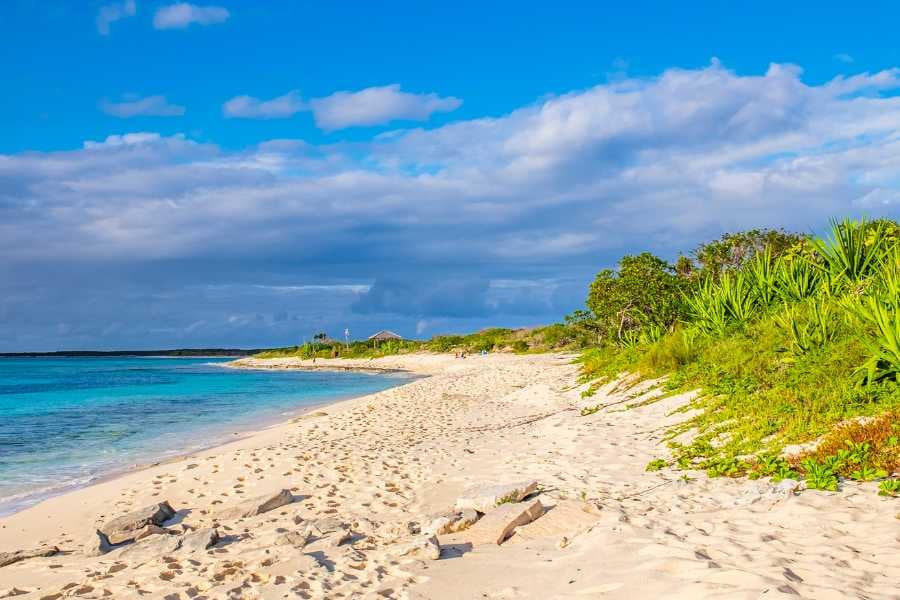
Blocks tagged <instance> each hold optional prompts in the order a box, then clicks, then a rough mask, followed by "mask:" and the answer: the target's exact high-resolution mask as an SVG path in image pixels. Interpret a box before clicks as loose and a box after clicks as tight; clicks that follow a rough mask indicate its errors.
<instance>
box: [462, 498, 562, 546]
mask: <svg viewBox="0 0 900 600" xmlns="http://www.w3.org/2000/svg"><path fill="white" fill-rule="evenodd" d="M543 514H544V506H543V505H542V504H541V501H540V500H538V499H537V498H535V499H534V500H530V501H527V502H516V503H513V504H503V505H502V506H499V507H498V508H496V509H494V510H492V511H491V512H489V513H487V514H486V515H485V516H483V517H482V518H481V520H480V521H478V522H477V523H476V524H475V525H473V526H472V527H471V528H469V530H468V532H467V535H466V538H467V540H468V541H471V542H472V543H473V544H502V543H503V541H504V540H506V538H508V537H509V536H511V535H512V534H513V532H514V531H515V529H516V527H519V526H520V525H525V524H527V523H531V522H532V521H534V520H535V519H537V518H539V517H540V516H541V515H543Z"/></svg>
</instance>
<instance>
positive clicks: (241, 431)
mask: <svg viewBox="0 0 900 600" xmlns="http://www.w3.org/2000/svg"><path fill="white" fill-rule="evenodd" d="M88 358H98V359H105V358H107V357H88ZM136 358H190V359H203V358H232V359H233V360H231V361H228V362H222V363H215V366H217V367H220V368H230V369H237V370H277V369H276V368H266V367H255V366H253V367H251V366H243V365H232V363H234V362H237V361H240V360H243V359H246V358H249V357H218V356H209V357H199V356H196V357H195V356H190V357H168V356H152V357H151V356H146V357H144V356H141V357H136ZM284 370H304V371H313V370H317V369H308V368H300V367H298V368H284ZM322 370H329V371H333V372H347V371H356V372H366V373H371V374H385V375H389V374H392V373H394V374H407V375H409V376H410V380H411V381H414V380H415V379H416V378H418V377H423V376H425V375H418V376H417V375H416V374H415V373H413V372H412V371H407V370H402V369H363V368H344V369H338V368H330V369H322ZM399 385H400V386H402V385H406V382H404V383H401V384H399ZM393 387H399V386H393ZM388 389H390V388H388ZM367 395H370V394H363V395H362V396H355V395H349V396H346V395H339V396H336V397H335V398H334V399H332V400H329V401H326V402H316V403H314V404H305V405H303V406H300V407H297V408H295V409H292V410H289V411H280V412H279V413H278V414H277V415H276V414H269V415H267V416H262V415H261V416H259V417H256V418H253V419H251V420H249V421H248V422H247V423H245V424H243V425H237V426H235V427H219V428H211V429H210V430H209V431H197V432H196V433H198V434H202V435H212V436H213V437H215V438H216V441H212V442H210V443H208V444H202V445H200V446H197V447H191V448H184V449H181V450H177V451H175V452H174V453H172V454H169V455H165V454H164V455H158V456H156V457H154V458H151V459H148V460H146V461H142V462H136V463H131V464H127V465H120V466H118V467H115V468H113V469H111V470H109V471H106V472H103V473H98V474H95V475H86V476H84V477H83V478H81V480H79V478H74V479H72V480H71V481H68V482H63V483H62V484H61V486H60V487H59V488H57V489H55V490H39V491H35V492H26V493H24V494H18V495H13V496H10V497H8V498H2V499H0V519H2V518H5V517H10V516H13V515H16V514H18V513H21V512H23V511H26V510H29V509H31V508H34V507H36V506H39V505H40V504H42V503H43V502H45V501H47V500H50V499H52V498H61V497H65V496H67V495H68V494H72V493H74V492H78V491H80V490H85V489H89V488H91V487H92V486H94V485H100V484H103V483H107V482H111V481H115V480H116V479H119V478H122V477H125V476H128V475H130V474H133V473H139V472H141V471H146V470H147V469H151V468H154V467H159V466H163V465H166V464H171V463H176V462H179V461H182V460H187V459H189V458H191V457H193V456H196V455H199V454H201V453H205V452H209V451H211V450H215V449H216V448H219V447H222V446H225V445H227V444H230V443H232V442H237V441H241V440H245V439H248V438H252V437H253V436H255V435H258V434H261V433H263V432H265V431H266V430H268V429H272V428H273V427H278V426H282V425H285V424H288V423H289V422H290V421H292V420H294V419H298V418H302V417H303V416H304V415H306V414H309V413H311V412H313V411H315V410H320V409H322V408H323V407H326V406H333V405H335V404H338V403H340V402H345V401H348V400H354V399H356V398H361V397H364V396H367ZM229 432H230V433H229Z"/></svg>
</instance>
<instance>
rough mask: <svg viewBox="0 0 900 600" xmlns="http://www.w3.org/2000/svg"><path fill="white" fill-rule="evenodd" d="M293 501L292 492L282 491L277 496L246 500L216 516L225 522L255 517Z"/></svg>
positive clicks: (270, 495)
mask: <svg viewBox="0 0 900 600" xmlns="http://www.w3.org/2000/svg"><path fill="white" fill-rule="evenodd" d="M293 501H294V496H293V494H291V491H290V490H281V491H280V492H277V493H275V494H269V495H266V496H258V497H256V498H250V499H249V500H244V501H243V502H241V503H240V504H237V505H235V506H230V507H228V508H225V509H223V510H222V511H221V512H219V513H218V514H217V515H216V516H217V518H219V519H223V520H228V519H242V518H246V517H255V516H256V515H261V514H263V513H266V512H269V511H270V510H275V509H276V508H280V507H282V506H285V505H287V504H290V503H291V502H293Z"/></svg>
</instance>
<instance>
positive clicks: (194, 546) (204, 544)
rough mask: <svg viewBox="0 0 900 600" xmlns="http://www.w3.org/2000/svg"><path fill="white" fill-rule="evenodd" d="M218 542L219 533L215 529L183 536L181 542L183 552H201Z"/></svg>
mask: <svg viewBox="0 0 900 600" xmlns="http://www.w3.org/2000/svg"><path fill="white" fill-rule="evenodd" d="M218 542H219V531H218V530H217V529H216V528H215V527H206V528H204V529H198V530H197V531H194V532H192V533H189V534H187V535H185V536H184V537H183V538H182V540H181V550H182V551H183V552H202V551H204V550H208V549H210V548H212V547H213V546H215V545H216V544H217V543H218Z"/></svg>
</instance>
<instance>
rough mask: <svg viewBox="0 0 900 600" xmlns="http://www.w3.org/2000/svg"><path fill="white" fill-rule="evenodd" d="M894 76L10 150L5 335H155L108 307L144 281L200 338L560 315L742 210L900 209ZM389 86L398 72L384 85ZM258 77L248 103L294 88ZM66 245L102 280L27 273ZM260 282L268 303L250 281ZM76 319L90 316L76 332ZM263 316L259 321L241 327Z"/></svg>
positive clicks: (1, 225) (688, 87)
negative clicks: (221, 295) (319, 131)
mask: <svg viewBox="0 0 900 600" xmlns="http://www.w3.org/2000/svg"><path fill="white" fill-rule="evenodd" d="M388 87H391V86H388ZM372 89H382V90H383V89H384V88H372ZM898 89H900V69H891V70H887V71H882V72H878V73H862V74H858V75H853V76H847V77H838V78H836V79H834V80H832V81H830V82H828V83H825V84H822V85H808V84H806V83H804V82H803V81H802V79H801V71H800V69H799V68H798V67H796V66H793V65H778V64H773V65H772V66H771V67H770V68H769V69H768V71H767V72H766V73H765V74H763V75H758V76H746V75H738V74H736V73H734V72H732V71H730V70H728V69H726V68H725V67H723V66H722V65H720V64H718V63H717V62H715V61H714V62H713V63H712V64H711V65H709V66H708V67H707V68H703V69H696V70H683V69H670V70H667V71H665V72H663V73H662V74H660V75H659V76H658V77H654V78H649V79H628V78H626V79H621V80H617V81H614V82H610V83H604V84H601V85H597V86H595V87H592V88H589V89H585V90H579V91H574V92H571V93H569V94H564V95H560V96H554V97H549V98H545V99H542V100H541V101H539V102H537V103H534V104H532V105H528V106H523V107H521V108H519V109H517V110H514V111H512V112H510V113H508V114H506V115H503V116H500V117H485V118H477V119H470V120H458V121H455V122H451V123H449V124H447V125H443V126H441V127H436V128H432V129H424V128H411V129H400V130H393V131H389V132H386V133H382V134H380V135H377V136H376V137H374V138H372V139H370V140H368V141H362V142H342V143H334V144H327V145H313V144H309V143H307V142H305V141H303V140H270V141H268V142H265V143H261V144H258V145H255V146H253V147H249V148H245V149H242V150H238V151H226V150H223V149H221V148H219V147H217V146H216V145H215V144H211V143H206V142H200V141H196V140H194V139H191V137H189V136H187V135H175V136H168V137H167V136H162V135H159V134H157V133H155V132H130V133H124V134H117V135H111V136H109V137H107V138H106V139H104V140H92V141H86V142H85V144H84V146H83V147H82V148H78V149H72V150H66V151H58V152H27V153H21V154H15V155H0V214H2V215H3V218H2V219H0V253H3V255H4V256H5V257H6V261H5V264H4V266H2V267H0V270H5V271H6V272H5V273H4V277H3V278H2V281H3V283H2V284H0V292H2V296H3V298H2V299H0V323H4V324H5V325H7V324H8V326H7V327H4V329H5V330H7V331H8V333H5V334H4V335H5V336H6V338H5V339H0V349H2V348H6V349H10V348H13V347H17V348H18V347H22V346H23V344H25V345H27V343H28V340H27V339H24V338H23V337H22V336H24V335H26V334H25V331H26V327H25V326H19V325H17V323H19V322H22V321H21V319H23V318H24V322H26V323H27V322H31V323H32V325H33V327H32V329H30V330H29V331H34V330H35V328H37V329H39V330H40V331H41V335H44V336H45V339H52V340H58V341H59V342H58V343H59V344H64V343H71V340H73V339H83V340H85V341H87V340H90V339H94V340H103V339H109V340H110V344H112V345H116V343H118V342H117V341H118V340H125V339H148V338H147V336H150V334H148V333H147V332H146V331H145V332H144V334H138V333H137V332H136V331H135V330H134V329H133V328H140V327H143V326H144V325H140V324H137V323H139V322H140V320H139V319H137V323H132V324H131V325H129V327H131V329H129V328H126V327H124V326H122V327H120V328H118V329H117V328H115V327H113V328H112V330H110V329H109V328H110V327H112V325H111V319H110V318H109V317H108V316H107V315H108V314H109V307H111V306H120V305H121V304H122V303H123V302H127V301H128V298H130V296H129V294H130V293H134V294H135V298H139V300H137V301H136V304H134V306H135V311H137V308H138V307H143V309H144V310H145V311H146V309H147V307H148V306H150V307H156V308H158V310H159V315H160V318H161V319H163V320H165V321H166V322H167V325H166V326H165V327H164V328H163V329H166V330H167V331H169V333H168V334H167V335H169V337H170V338H172V339H182V340H185V341H187V340H191V339H196V340H198V341H199V340H211V341H214V340H219V339H221V340H226V339H230V340H233V341H241V340H242V339H247V342H248V343H249V342H250V337H252V338H253V339H259V338H258V335H262V333H259V332H266V331H268V333H269V334H271V335H275V333H276V332H278V331H286V330H285V329H282V327H284V324H285V323H286V322H291V323H293V322H292V321H290V320H289V319H282V320H276V319H275V315H276V313H277V314H281V313H285V312H286V313H287V314H293V315H302V318H300V319H299V320H298V321H297V322H296V324H295V325H294V327H295V328H296V329H295V330H289V331H290V335H292V336H293V335H299V334H300V332H301V331H302V330H305V329H304V328H309V327H312V325H313V324H314V323H315V324H316V325H317V326H320V327H326V326H328V327H333V326H338V324H339V323H341V322H351V323H350V325H351V329H353V328H354V327H355V325H354V323H359V324H360V325H361V326H362V324H364V323H368V324H371V325H373V326H375V324H387V325H390V326H391V327H396V328H398V329H401V330H402V331H403V332H404V333H406V334H408V335H412V334H414V333H415V332H418V333H419V334H426V335H427V334H429V333H431V332H434V331H435V330H437V329H438V328H450V329H462V328H464V327H471V326H472V325H476V326H477V325H479V324H483V323H484V319H490V320H491V321H492V322H497V323H500V324H516V323H518V324H525V323H530V324H533V323H537V322H540V321H542V320H547V319H553V318H559V317H560V316H561V315H562V314H563V313H564V312H565V311H567V310H571V309H572V308H575V307H577V305H578V303H579V302H580V299H581V297H582V296H583V293H584V286H585V285H586V284H587V281H588V279H589V277H590V276H591V274H593V273H594V272H596V271H597V270H598V269H600V268H602V267H604V266H609V265H610V264H611V263H612V262H614V260H615V258H616V257H617V256H619V255H620V254H622V253H624V252H628V251H637V250H643V249H651V250H654V251H656V252H659V253H661V254H663V255H666V256H673V255H674V253H676V252H678V251H689V250H690V249H692V248H693V247H694V245H695V244H696V243H697V242H698V241H700V240H703V239H706V238H709V237H711V236H716V235H719V234H721V233H722V232H724V231H727V230H737V229H746V228H750V227H765V226H782V227H786V228H790V229H799V230H809V228H810V227H819V226H821V225H823V224H824V222H825V221H826V220H827V219H828V218H829V217H831V216H837V215H859V214H869V215H872V216H879V215H887V216H896V215H898V214H900V178H898V173H900V97H898V96H897V95H896V92H897V90H898ZM396 93H402V92H400V91H399V87H397V88H396V89H394V90H387V97H388V100H391V98H390V96H391V95H392V94H393V95H396ZM335 96H338V95H337V94H336V95H335ZM352 96H353V94H349V96H346V97H338V98H337V100H336V101H335V103H334V104H333V105H332V106H322V105H320V106H319V109H318V110H319V111H320V112H319V113H317V114H316V118H317V120H319V117H320V115H323V116H322V120H323V121H322V125H323V126H325V127H333V128H335V129H337V128H341V127H344V126H351V125H362V124H367V123H374V122H380V120H381V119H383V118H384V115H385V114H397V113H398V112H401V113H403V114H405V115H406V116H405V117H403V118H406V119H416V118H419V117H421V118H427V116H428V115H430V114H431V113H432V112H435V111H440V110H453V108H455V106H453V101H456V102H458V101H457V100H456V99H454V98H440V97H438V96H436V95H431V97H429V98H428V99H427V101H428V102H430V104H427V105H426V106H425V107H424V108H422V107H419V106H418V105H406V104H403V102H400V103H399V104H397V103H395V102H394V103H393V104H392V102H393V100H391V101H389V102H386V103H385V104H384V105H380V104H378V102H375V101H374V100H373V99H372V98H368V99H366V100H367V101H366V102H363V103H361V104H359V103H358V104H354V101H355V100H358V98H353V97H352ZM247 98H249V100H248V101H247V103H245V104H244V105H243V106H242V107H238V109H239V110H238V112H240V110H243V111H245V112H246V113H252V112H253V111H257V112H258V113H259V112H260V111H262V112H265V111H267V110H269V109H270V108H271V110H276V109H277V110H276V112H277V111H278V110H281V108H278V107H275V108H272V107H271V106H270V107H268V108H266V106H265V105H266V103H267V102H274V100H272V101H262V100H258V99H255V98H250V97H247ZM331 98H334V96H332V97H331ZM379 98H380V99H381V100H384V98H381V97H380V96H378V95H377V94H376V96H375V97H374V99H375V100H378V99H379ZM275 100H279V99H275ZM394 100H396V98H394ZM401 100H402V98H401ZM250 101H254V102H255V104H254V102H250ZM298 101H299V97H298ZM348 102H349V104H347V103H348ZM348 106H349V108H348ZM360 106H361V107H363V108H362V109H359V110H357V108H358V107H360ZM383 106H387V107H388V108H386V109H385V108H383ZM456 106H458V104H457V105H456ZM288 108H293V107H288ZM285 110H287V109H285ZM314 110H315V106H314ZM417 110H419V111H420V112H416V111H417ZM329 111H331V112H329ZM367 111H368V112H367ZM404 111H405V112H404ZM429 111H430V112H429ZM288 112H289V111H288ZM426 113H427V114H426ZM60 264H64V265H67V266H68V267H67V269H66V271H67V272H68V273H73V274H75V273H82V274H83V276H84V278H85V279H84V281H85V282H86V283H87V284H88V285H87V286H86V290H87V289H89V288H90V287H91V285H90V284H96V286H97V287H98V288H100V287H102V288H103V289H104V293H103V295H102V298H100V299H98V298H94V296H91V298H93V300H91V302H87V303H86V304H85V305H82V306H78V307H71V306H68V305H67V304H66V303H64V302H62V301H61V300H60V301H59V302H56V303H54V302H53V298H54V297H55V296H54V294H57V293H59V292H58V290H56V286H57V284H55V283H48V281H50V280H49V279H48V278H47V277H39V276H37V275H34V274H46V273H49V272H51V271H53V269H55V268H58V266H59V265H60ZM161 265H168V269H169V270H168V271H166V270H165V269H163V270H161V269H162V267H161ZM110 270H111V271H110ZM142 270H145V271H146V272H148V273H152V275H147V278H146V281H144V280H140V281H137V280H136V281H133V282H132V283H131V284H129V285H126V284H125V283H123V284H122V285H121V286H115V285H112V284H111V283H110V282H111V281H117V280H116V279H115V278H114V277H113V278H110V276H108V275H107V276H106V278H105V279H100V278H99V276H94V275H91V273H102V272H106V273H110V272H115V273H120V274H121V273H123V272H124V271H128V272H129V273H140V272H144V271H142ZM167 272H168V273H169V274H170V275H169V276H168V279H167V276H166V275H165V273H167ZM173 272H176V273H178V277H177V278H173V277H171V273H173ZM25 273H30V274H31V275H28V276H27V277H26V275H24V274H25ZM32 277H35V278H36V279H31V278H32ZM122 277H124V276H122ZM126 279H127V280H128V281H131V280H130V279H128V278H126ZM138 279H140V278H138ZM25 280H28V281H33V283H35V284H36V285H37V287H36V288H32V287H29V286H27V285H24V283H23V281H25ZM175 280H181V281H182V283H181V284H179V283H177V282H176V281H175ZM150 281H152V282H156V283H157V284H160V282H166V286H163V287H166V289H169V288H168V287H167V286H174V287H172V288H171V297H168V296H166V297H159V298H156V297H154V294H155V292H154V291H153V290H154V289H156V288H154V287H153V286H152V285H150V283H148V282H150ZM38 282H42V283H39V284H38ZM220 285H236V286H263V287H256V288H252V287H251V288H247V289H253V290H256V291H254V292H253V294H250V296H247V297H246V298H245V296H243V295H241V294H238V295H237V296H235V297H234V298H235V299H234V300H233V303H232V304H231V305H229V306H227V307H226V306H225V304H227V303H225V302H224V301H222V300H221V299H220V300H219V301H220V302H222V311H221V313H215V311H213V310H209V311H206V312H207V313H209V314H206V313H204V310H203V309H202V307H204V306H206V307H209V306H210V305H211V304H210V303H212V305H213V306H215V305H216V304H215V301H213V300H210V297H211V296H210V294H212V292H210V291H209V290H210V289H212V288H208V287H204V286H220ZM308 285H315V286H322V287H320V288H316V289H318V290H319V291H317V292H316V295H315V297H314V298H311V297H310V296H309V295H306V296H303V297H302V298H292V299H291V300H290V302H285V304H284V307H283V308H282V309H277V306H278V300H279V298H280V299H281V300H282V301H284V296H279V295H278V293H280V292H275V291H272V290H274V289H278V288H279V287H284V286H288V287H291V286H308ZM335 285H340V286H357V287H354V288H353V289H354V290H355V291H347V288H334V289H341V290H344V291H341V292H336V291H334V290H332V289H331V288H330V287H329V286H335ZM110 286H111V287H110ZM129 286H130V287H129ZM179 286H180V287H179ZM83 287H84V286H83ZM186 287H190V289H191V290H193V292H191V294H188V293H187V292H185V291H184V290H185V289H186ZM270 288H271V289H270ZM242 289H243V288H242ZM267 289H268V290H269V291H267V292H261V291H259V290H267ZM129 290H130V291H129ZM136 290H137V291H136ZM179 290H180V291H179ZM198 290H200V291H198ZM323 290H324V291H323ZM329 290H330V291H329ZM72 293H73V294H74V296H75V297H76V298H77V297H78V296H79V295H83V296H84V295H90V292H89V291H85V290H74V291H73V292H72ZM38 294H45V295H46V296H45V297H44V300H43V301H44V302H45V304H44V306H48V307H57V308H58V312H56V313H54V315H53V317H52V318H50V317H45V318H43V320H41V319H40V318H39V317H38V316H35V315H31V317H29V316H28V315H29V314H30V312H29V311H30V310H34V309H30V308H29V306H38V305H39V304H35V296H36V295H38ZM179 294H184V297H185V298H188V300H185V299H184V298H182V299H181V300H180V301H178V302H180V303H179V304H177V306H186V307H187V306H188V305H190V306H189V307H188V308H186V309H185V310H184V311H182V313H177V311H175V310H174V307H175V306H176V304H175V302H176V300H174V299H173V298H174V297H176V296H179ZM261 294H262V295H263V296H265V298H266V300H265V301H263V300H261V299H260V295H261ZM63 296H64V294H61V295H60V296H59V298H62V297H63ZM164 296H165V295H164ZM212 296H215V294H212ZM70 297H71V296H70ZM242 298H244V300H242ZM249 298H252V302H253V306H266V307H269V308H270V309H271V310H269V312H265V311H263V310H261V309H254V308H251V307H250V305H249V304H248V305H241V302H244V301H246V302H247V303H249V302H250V300H249ZM242 306H243V309H241V307H242ZM288 306H290V308H288ZM127 312H128V311H124V312H122V313H121V314H122V315H127ZM151 312H152V311H151ZM245 313H246V314H253V315H257V314H258V315H262V317H261V319H257V318H256V317H255V316H254V317H252V318H249V317H247V318H245V317H240V316H239V315H242V314H245ZM179 314H182V315H183V316H178V315H179ZM204 314H205V315H206V316H204ZM236 315H238V317H237V319H236V320H233V319H231V318H230V317H235V316H236ZM248 318H249V319H250V320H249V321H248V320H247V319H248ZM170 321H171V322H170ZM200 321H203V322H204V323H203V325H197V323H198V322H200ZM38 322H40V323H43V325H41V326H40V327H37V325H36V324H37V323H38ZM75 322H77V323H78V324H79V325H78V326H79V327H80V328H82V329H84V328H86V330H85V331H81V333H79V334H78V335H79V336H81V337H80V338H78V337H77V336H75V334H74V333H72V331H73V330H74V329H73V323H75ZM249 322H253V323H256V326H257V329H256V330H255V331H257V334H253V335H252V336H248V331H249V329H246V328H247V327H249V326H248V325H247V323H249ZM238 323H243V325H241V327H244V328H245V329H243V330H242V329H240V327H238ZM260 323H262V324H265V323H269V324H270V326H271V329H267V327H268V326H263V325H260ZM279 324H280V325H279ZM341 327H342V326H341ZM377 328H380V327H377ZM126 329H127V330H128V333H127V334H126V333H124V332H125V330H126ZM79 331H80V330H79ZM104 331H106V332H107V333H105V334H104ZM173 331H178V332H181V333H180V334H179V335H180V336H186V337H178V336H175V335H174V334H172V333H171V332H173ZM242 331H243V333H241V332H242ZM362 333H363V332H360V335H362ZM28 335H32V334H31V333H29V334H28ZM104 335H106V336H108V337H106V338H104V337H103V336H104ZM141 335H144V337H143V338H142V337H141ZM162 335H163V334H161V333H160V334H159V337H158V339H160V340H162V339H163V338H162V337H161V336H162ZM242 335H243V336H244V337H240V336H242ZM91 336H93V337H91ZM150 338H151V339H152V336H150ZM66 340H69V341H68V342H67V341H66ZM274 342H275V340H274V339H273V340H272V341H270V342H268V343H274Z"/></svg>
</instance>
